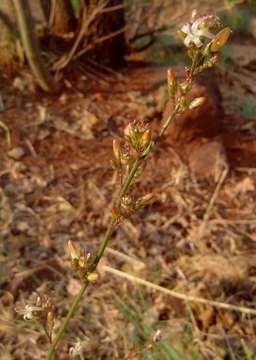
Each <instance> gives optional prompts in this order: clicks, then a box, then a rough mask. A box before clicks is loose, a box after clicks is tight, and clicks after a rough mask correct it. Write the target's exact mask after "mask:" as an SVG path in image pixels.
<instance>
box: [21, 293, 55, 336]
mask: <svg viewBox="0 0 256 360" xmlns="http://www.w3.org/2000/svg"><path fill="white" fill-rule="evenodd" d="M16 311H17V312H18V313H19V314H21V315H22V317H23V319H24V320H34V321H36V322H38V323H39V324H40V325H41V326H42V327H43V329H44V331H45V333H46V335H47V337H48V338H49V340H50V342H51V339H52V332H53V328H54V322H55V311H54V305H53V302H52V300H51V299H50V298H49V297H48V296H47V295H37V297H36V299H35V301H34V303H33V304H31V305H28V304H26V305H25V307H24V308H21V309H16Z"/></svg>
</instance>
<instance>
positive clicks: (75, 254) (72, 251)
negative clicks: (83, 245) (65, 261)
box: [68, 240, 79, 260]
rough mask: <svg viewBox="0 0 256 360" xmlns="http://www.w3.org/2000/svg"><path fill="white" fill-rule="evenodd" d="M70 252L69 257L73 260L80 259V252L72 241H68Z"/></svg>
mask: <svg viewBox="0 0 256 360" xmlns="http://www.w3.org/2000/svg"><path fill="white" fill-rule="evenodd" d="M68 251H69V255H70V257H71V259H72V260H78V259H79V252H78V251H77V249H76V247H75V245H74V244H73V242H72V241H71V240H69V241H68Z"/></svg>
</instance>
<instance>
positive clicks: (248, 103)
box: [238, 99, 256, 119]
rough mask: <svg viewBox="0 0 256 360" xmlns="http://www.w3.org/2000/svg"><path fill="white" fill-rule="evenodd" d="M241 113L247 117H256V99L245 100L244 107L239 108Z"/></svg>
mask: <svg viewBox="0 0 256 360" xmlns="http://www.w3.org/2000/svg"><path fill="white" fill-rule="evenodd" d="M238 110H239V112H240V114H241V115H243V116H244V117H246V118H249V119H250V118H255V117H256V100H253V99H247V100H245V102H244V104H243V106H242V108H240V109H238Z"/></svg>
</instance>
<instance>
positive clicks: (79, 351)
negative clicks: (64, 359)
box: [69, 341, 84, 360]
mask: <svg viewBox="0 0 256 360" xmlns="http://www.w3.org/2000/svg"><path fill="white" fill-rule="evenodd" d="M69 353H70V355H71V356H72V357H73V358H75V357H76V356H79V358H80V360H84V354H83V346H82V342H81V341H77V342H76V343H75V345H74V346H72V347H71V348H70V349H69Z"/></svg>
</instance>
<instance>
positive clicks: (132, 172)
mask: <svg viewBox="0 0 256 360" xmlns="http://www.w3.org/2000/svg"><path fill="white" fill-rule="evenodd" d="M177 113H178V107H177V106H176V107H175V110H174V111H173V113H172V115H171V116H169V117H168V119H167V120H166V122H165V123H164V124H163V126H162V128H161V129H160V131H159V133H158V135H157V136H156V138H155V140H154V142H152V146H150V147H149V148H148V151H147V152H145V153H144V154H143V155H142V156H141V157H138V158H137V159H136V160H135V162H134V164H133V166H132V168H131V170H130V172H129V174H128V176H127V178H126V180H125V182H124V184H123V186H122V188H121V190H120V193H119V194H118V197H117V199H116V201H115V206H116V207H117V209H119V208H120V206H121V202H122V198H123V196H124V195H125V194H126V193H127V192H128V190H129V188H130V185H131V183H132V181H133V179H134V177H135V175H136V173H137V171H138V169H139V167H140V165H141V163H142V161H143V160H144V159H145V158H146V157H147V156H148V155H149V154H150V153H151V152H152V151H153V150H154V148H155V146H156V145H157V143H158V142H159V141H160V140H161V138H162V136H163V135H164V132H165V131H166V129H167V128H168V126H169V125H170V124H171V123H172V122H173V121H174V119H175V117H176V115H177ZM115 225H116V220H115V219H114V218H112V220H111V222H110V223H109V226H108V228H107V230H106V233H105V236H104V238H103V240H102V242H101V243H100V245H99V248H98V251H97V253H96V256H95V259H94V260H93V263H92V265H91V267H90V269H89V272H94V271H95V270H96V269H97V266H98V264H99V262H100V259H101V258H102V256H103V254H104V251H105V249H106V247H107V245H108V242H109V240H110V239H111V237H112V234H113V231H114V229H115ZM88 286H89V281H88V280H86V281H85V282H84V284H83V286H82V288H81V290H80V292H79V294H78V295H77V296H76V297H75V299H74V301H73V304H72V306H71V308H70V310H69V312H68V314H67V316H66V318H65V319H64V321H63V323H62V325H61V327H60V329H59V330H58V332H57V334H56V336H55V338H54V340H53V342H52V344H51V346H50V348H49V350H48V354H47V357H46V360H51V359H52V358H53V355H54V352H55V350H56V347H57V345H58V343H59V341H60V340H61V338H62V336H63V334H64V332H65V330H66V328H67V326H68V324H69V321H70V319H71V318H72V316H73V314H74V313H75V311H76V310H77V308H78V305H79V303H80V301H81V299H82V297H83V295H84V292H85V291H86V289H87V288H88Z"/></svg>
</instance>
